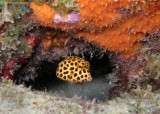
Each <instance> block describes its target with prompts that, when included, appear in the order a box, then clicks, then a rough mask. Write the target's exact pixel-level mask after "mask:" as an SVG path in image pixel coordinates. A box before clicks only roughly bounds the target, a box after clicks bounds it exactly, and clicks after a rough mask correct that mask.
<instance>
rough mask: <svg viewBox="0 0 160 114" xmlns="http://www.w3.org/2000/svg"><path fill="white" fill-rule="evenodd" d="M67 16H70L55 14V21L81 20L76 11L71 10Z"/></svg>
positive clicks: (72, 21) (73, 21)
mask: <svg viewBox="0 0 160 114" xmlns="http://www.w3.org/2000/svg"><path fill="white" fill-rule="evenodd" d="M67 16H68V17H67V18H65V19H64V17H63V16H62V15H60V14H56V15H55V16H54V23H76V22H79V21H80V16H79V14H78V12H76V11H72V12H69V13H68V14H67Z"/></svg>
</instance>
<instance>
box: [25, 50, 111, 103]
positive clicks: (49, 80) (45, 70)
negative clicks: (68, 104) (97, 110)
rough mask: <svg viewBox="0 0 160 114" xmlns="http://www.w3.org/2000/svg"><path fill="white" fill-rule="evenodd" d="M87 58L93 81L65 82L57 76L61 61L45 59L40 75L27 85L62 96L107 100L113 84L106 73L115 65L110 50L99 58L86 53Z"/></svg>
mask: <svg viewBox="0 0 160 114" xmlns="http://www.w3.org/2000/svg"><path fill="white" fill-rule="evenodd" d="M85 60H87V61H89V62H90V66H91V68H90V72H91V75H92V78H93V79H92V81H91V82H86V83H81V84H72V83H68V82H65V81H63V80H61V79H59V78H57V77H56V69H57V66H58V63H59V62H60V61H56V62H54V63H51V62H47V61H43V62H42V64H41V67H40V68H39V69H38V70H37V72H38V77H37V78H35V79H34V81H33V80H30V81H28V82H25V84H26V86H27V87H29V86H31V87H32V89H33V90H45V91H48V92H53V93H56V94H58V95H60V96H62V97H69V98H72V97H73V96H74V95H75V94H76V95H77V96H81V97H82V98H85V99H87V100H92V99H94V98H95V99H96V100H97V101H105V100H106V99H108V95H109V93H108V92H109V90H110V89H111V86H110V84H109V83H107V82H106V80H105V77H104V76H105V75H107V74H108V73H111V72H112V69H113V66H112V65H111V63H110V62H109V57H108V52H106V53H105V54H104V56H103V57H102V58H101V59H99V58H98V57H93V58H92V59H90V56H89V55H87V54H86V55H85Z"/></svg>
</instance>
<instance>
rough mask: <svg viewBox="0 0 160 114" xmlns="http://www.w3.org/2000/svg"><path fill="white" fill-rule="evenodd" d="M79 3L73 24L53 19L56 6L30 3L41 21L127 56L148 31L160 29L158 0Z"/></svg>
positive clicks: (43, 23) (110, 0) (91, 0)
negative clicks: (77, 13) (76, 17)
mask: <svg viewBox="0 0 160 114" xmlns="http://www.w3.org/2000/svg"><path fill="white" fill-rule="evenodd" d="M77 4H78V6H79V15H80V18H81V19H80V21H79V22H78V23H70V24H68V23H60V24H57V23H54V22H53V18H54V9H52V8H51V7H49V5H47V4H44V5H42V6H37V5H36V4H34V3H31V4H30V6H31V8H32V9H33V12H34V14H35V15H36V17H37V19H38V22H39V23H40V24H41V25H43V26H49V27H54V28H60V29H62V30H67V31H69V32H71V33H72V34H73V35H77V36H79V37H80V38H83V39H84V40H85V41H88V42H91V43H94V44H95V45H97V46H100V47H102V48H104V49H107V50H110V51H114V52H116V53H121V54H123V55H125V56H128V55H131V54H132V53H133V52H134V49H136V47H137V46H136V44H137V42H138V40H139V39H141V38H142V37H144V35H145V33H147V32H154V31H159V30H160V1H159V0H152V1H151V0H134V1H132V0H100V1H99V0H79V1H77ZM39 7H41V8H39ZM42 8H43V10H42ZM40 9H41V10H40Z"/></svg>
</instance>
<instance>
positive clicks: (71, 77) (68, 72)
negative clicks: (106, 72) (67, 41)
mask: <svg viewBox="0 0 160 114" xmlns="http://www.w3.org/2000/svg"><path fill="white" fill-rule="evenodd" d="M89 67H90V65H89V62H87V61H85V60H84V59H82V58H79V57H76V56H68V57H66V59H65V60H63V61H62V62H61V63H60V64H59V65H58V68H57V70H56V75H57V77H59V78H60V79H62V80H65V81H68V82H72V83H81V82H87V81H91V79H92V77H91V75H90V72H89Z"/></svg>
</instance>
